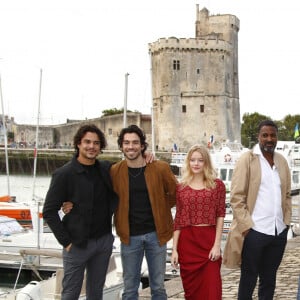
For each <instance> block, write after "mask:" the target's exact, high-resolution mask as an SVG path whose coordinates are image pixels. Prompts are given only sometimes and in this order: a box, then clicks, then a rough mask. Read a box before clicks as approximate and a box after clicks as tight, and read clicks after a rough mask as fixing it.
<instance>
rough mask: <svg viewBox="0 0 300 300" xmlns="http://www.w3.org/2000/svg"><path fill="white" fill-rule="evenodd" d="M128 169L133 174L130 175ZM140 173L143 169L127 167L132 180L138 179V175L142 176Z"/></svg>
mask: <svg viewBox="0 0 300 300" xmlns="http://www.w3.org/2000/svg"><path fill="white" fill-rule="evenodd" d="M130 169H131V171H133V170H134V172H133V173H131V172H130ZM137 169H139V170H138V171H136V170H137ZM142 171H143V167H140V168H129V167H128V174H129V175H130V176H131V177H133V178H136V177H138V176H139V175H141V174H142Z"/></svg>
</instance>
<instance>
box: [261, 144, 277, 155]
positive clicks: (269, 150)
mask: <svg viewBox="0 0 300 300" xmlns="http://www.w3.org/2000/svg"><path fill="white" fill-rule="evenodd" d="M259 147H260V150H261V151H262V152H267V153H272V154H273V153H274V151H275V147H276V144H272V145H268V146H267V145H259Z"/></svg>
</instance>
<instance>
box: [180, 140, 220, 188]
mask: <svg viewBox="0 0 300 300" xmlns="http://www.w3.org/2000/svg"><path fill="white" fill-rule="evenodd" d="M194 152H199V153H200V154H201V155H202V158H203V161H204V169H203V174H204V184H205V186H206V188H214V187H215V179H216V178H217V172H216V170H215V168H214V167H213V163H212V160H211V156H210V153H209V151H208V150H207V149H206V147H205V146H202V145H194V146H192V147H191V148H190V149H189V151H188V153H187V156H186V158H185V160H184V163H183V167H182V178H181V183H182V186H183V187H184V186H187V185H189V183H190V182H191V181H192V179H193V176H194V174H193V172H192V169H191V166H190V160H191V156H192V154H193V153H194Z"/></svg>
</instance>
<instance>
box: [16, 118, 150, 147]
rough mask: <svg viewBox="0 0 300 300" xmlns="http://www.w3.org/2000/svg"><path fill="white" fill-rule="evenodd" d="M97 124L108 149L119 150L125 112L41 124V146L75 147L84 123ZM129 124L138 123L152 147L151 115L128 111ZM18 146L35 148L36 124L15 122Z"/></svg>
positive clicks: (39, 138) (39, 135)
mask: <svg viewBox="0 0 300 300" xmlns="http://www.w3.org/2000/svg"><path fill="white" fill-rule="evenodd" d="M91 123H92V124H95V125H96V126H98V127H99V128H100V129H101V130H102V131H103V132H104V134H105V136H106V139H107V149H109V150H118V145H117V137H118V134H119V132H120V130H121V129H122V128H123V114H118V115H111V116H104V117H100V118H95V119H87V120H83V121H74V122H69V123H66V124H60V125H53V126H39V130H38V144H39V148H73V137H74V135H75V133H76V131H77V130H78V128H79V127H80V126H82V125H83V124H91ZM127 124H128V125H130V124H136V125H137V126H139V127H140V128H142V129H143V131H144V132H145V134H146V137H147V142H148V143H149V145H150V147H151V139H152V133H151V117H150V115H143V114H141V113H137V112H128V113H127ZM13 131H14V135H15V145H14V146H16V147H23V148H33V147H34V146H35V141H36V126H34V125H18V124H14V128H13Z"/></svg>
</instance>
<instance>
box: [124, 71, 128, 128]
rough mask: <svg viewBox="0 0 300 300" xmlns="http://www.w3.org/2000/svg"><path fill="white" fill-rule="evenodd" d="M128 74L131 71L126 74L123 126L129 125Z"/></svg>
mask: <svg viewBox="0 0 300 300" xmlns="http://www.w3.org/2000/svg"><path fill="white" fill-rule="evenodd" d="M128 76H129V73H126V74H125V91H124V110H123V127H124V128H125V127H126V126H127V92H128Z"/></svg>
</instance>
